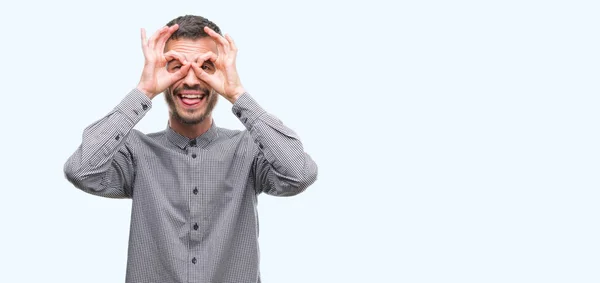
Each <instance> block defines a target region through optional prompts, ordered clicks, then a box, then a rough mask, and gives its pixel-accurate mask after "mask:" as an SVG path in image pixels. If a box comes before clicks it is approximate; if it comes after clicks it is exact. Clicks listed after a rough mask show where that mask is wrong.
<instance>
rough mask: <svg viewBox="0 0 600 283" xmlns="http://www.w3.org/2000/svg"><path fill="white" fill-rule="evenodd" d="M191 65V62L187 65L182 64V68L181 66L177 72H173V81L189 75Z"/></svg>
mask: <svg viewBox="0 0 600 283" xmlns="http://www.w3.org/2000/svg"><path fill="white" fill-rule="evenodd" d="M190 67H191V64H185V65H183V66H181V68H179V70H177V72H175V73H172V76H171V83H173V82H176V81H178V80H180V79H182V78H183V77H185V76H187V74H188V72H189V71H190Z"/></svg>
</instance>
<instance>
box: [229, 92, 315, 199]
mask: <svg viewBox="0 0 600 283" xmlns="http://www.w3.org/2000/svg"><path fill="white" fill-rule="evenodd" d="M233 112H234V114H235V115H236V116H238V118H239V119H240V121H241V122H242V123H243V124H244V126H245V127H246V128H247V129H248V131H249V132H250V135H251V137H252V138H253V139H254V142H255V143H256V145H257V147H258V150H259V152H260V153H259V154H260V155H261V156H262V157H263V163H265V164H257V165H258V166H257V174H258V175H259V179H262V180H264V181H266V182H267V184H269V187H270V188H268V189H271V190H275V191H272V192H271V193H272V194H276V195H295V194H297V193H300V192H302V191H303V190H304V189H306V188H307V187H308V186H310V185H311V184H312V183H313V182H314V181H315V180H316V178H317V172H318V170H317V165H316V163H315V162H314V161H313V160H312V158H311V157H310V156H309V155H308V154H307V153H306V152H305V151H304V147H303V145H302V142H301V141H300V138H299V137H298V135H297V134H296V133H295V132H294V131H293V130H291V129H290V128H288V127H287V126H285V125H284V124H283V123H281V121H279V120H278V119H277V118H276V117H275V116H273V115H271V114H269V113H267V112H266V111H264V110H263V109H262V108H261V107H260V106H259V105H258V104H257V103H256V101H254V99H253V98H252V97H251V96H250V95H249V94H247V93H245V94H243V95H241V96H240V97H239V98H238V100H237V101H236V103H235V104H234V106H233Z"/></svg>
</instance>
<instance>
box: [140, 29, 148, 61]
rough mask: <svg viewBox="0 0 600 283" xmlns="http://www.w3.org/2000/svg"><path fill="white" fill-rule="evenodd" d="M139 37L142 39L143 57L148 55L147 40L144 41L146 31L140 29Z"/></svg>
mask: <svg viewBox="0 0 600 283" xmlns="http://www.w3.org/2000/svg"><path fill="white" fill-rule="evenodd" d="M141 37H142V52H144V55H146V54H147V53H148V47H147V44H148V39H146V29H144V28H142V30H141Z"/></svg>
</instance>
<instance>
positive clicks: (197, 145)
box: [64, 89, 317, 283]
mask: <svg viewBox="0 0 600 283" xmlns="http://www.w3.org/2000/svg"><path fill="white" fill-rule="evenodd" d="M151 106H152V103H151V100H150V99H148V97H146V95H144V94H143V93H142V92H140V91H138V90H137V89H134V90H132V91H131V92H130V93H129V94H128V95H127V96H126V97H125V98H124V99H123V101H122V102H121V103H120V104H119V105H117V107H115V108H114V110H113V111H111V112H110V113H109V114H108V115H106V116H105V117H104V118H102V119H100V120H98V121H96V122H95V123H93V124H92V125H90V126H88V127H87V128H86V129H85V130H84V132H83V141H82V143H81V145H80V146H79V148H78V149H77V150H76V151H75V153H73V155H72V156H71V157H70V158H69V159H68V160H67V162H66V164H65V167H64V170H65V175H66V177H67V179H68V180H69V181H70V182H71V183H73V185H75V186H76V187H77V188H79V189H81V190H83V191H85V192H88V193H91V194H95V195H99V196H104V197H110V198H131V199H132V213H131V229H130V237H129V249H128V259H127V274H126V282H129V283H138V282H139V283H150V282H156V283H167V282H206V283H250V282H260V272H259V248H258V217H257V210H256V205H257V196H258V195H259V194H260V193H261V192H264V193H267V194H270V195H275V196H292V195H295V194H298V193H300V192H302V191H303V190H304V189H306V188H307V187H308V186H309V185H311V184H312V183H313V182H314V181H315V180H316V178H317V165H316V164H315V163H314V161H313V160H312V159H311V158H310V156H309V155H308V154H306V153H305V152H304V150H303V147H302V143H301V142H300V140H299V139H298V136H297V135H296V134H295V133H294V132H293V131H292V130H290V129H289V128H287V127H286V126H284V125H283V124H282V123H281V122H280V121H279V120H278V119H277V118H275V117H274V116H272V115H270V114H268V113H266V112H265V111H264V110H263V109H262V108H261V107H260V106H259V105H258V104H257V103H256V101H254V99H253V98H252V97H251V96H250V95H249V94H248V93H245V94H243V95H242V96H240V97H239V98H238V100H237V101H236V102H235V103H234V104H233V107H232V110H233V113H234V114H235V115H236V116H237V117H238V118H239V119H240V121H241V122H242V123H243V124H244V126H245V127H246V130H244V131H239V130H228V129H223V128H218V127H217V126H216V125H215V123H214V122H213V124H212V126H211V128H210V129H209V130H208V131H207V132H206V133H204V134H202V135H201V136H199V137H197V138H196V139H192V140H190V139H188V138H186V137H184V136H181V135H179V134H178V133H176V132H174V131H173V130H172V129H170V128H169V127H167V129H166V130H164V131H161V132H158V133H153V134H148V135H146V134H143V133H141V132H139V131H137V130H135V129H133V127H134V126H135V125H136V123H138V122H139V121H140V120H141V119H142V117H143V116H144V115H145V113H146V112H148V111H149V110H150V108H151Z"/></svg>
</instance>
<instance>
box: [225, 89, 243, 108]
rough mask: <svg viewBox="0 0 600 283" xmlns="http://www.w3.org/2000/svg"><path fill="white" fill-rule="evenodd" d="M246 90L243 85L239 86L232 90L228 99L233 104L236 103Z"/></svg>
mask: <svg viewBox="0 0 600 283" xmlns="http://www.w3.org/2000/svg"><path fill="white" fill-rule="evenodd" d="M245 92H246V90H245V89H244V88H243V87H239V88H237V89H236V90H235V91H234V92H232V95H230V96H228V97H227V100H229V102H231V103H232V104H233V103H235V102H236V101H237V100H238V98H239V97H240V96H242V94H244V93H245Z"/></svg>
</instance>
